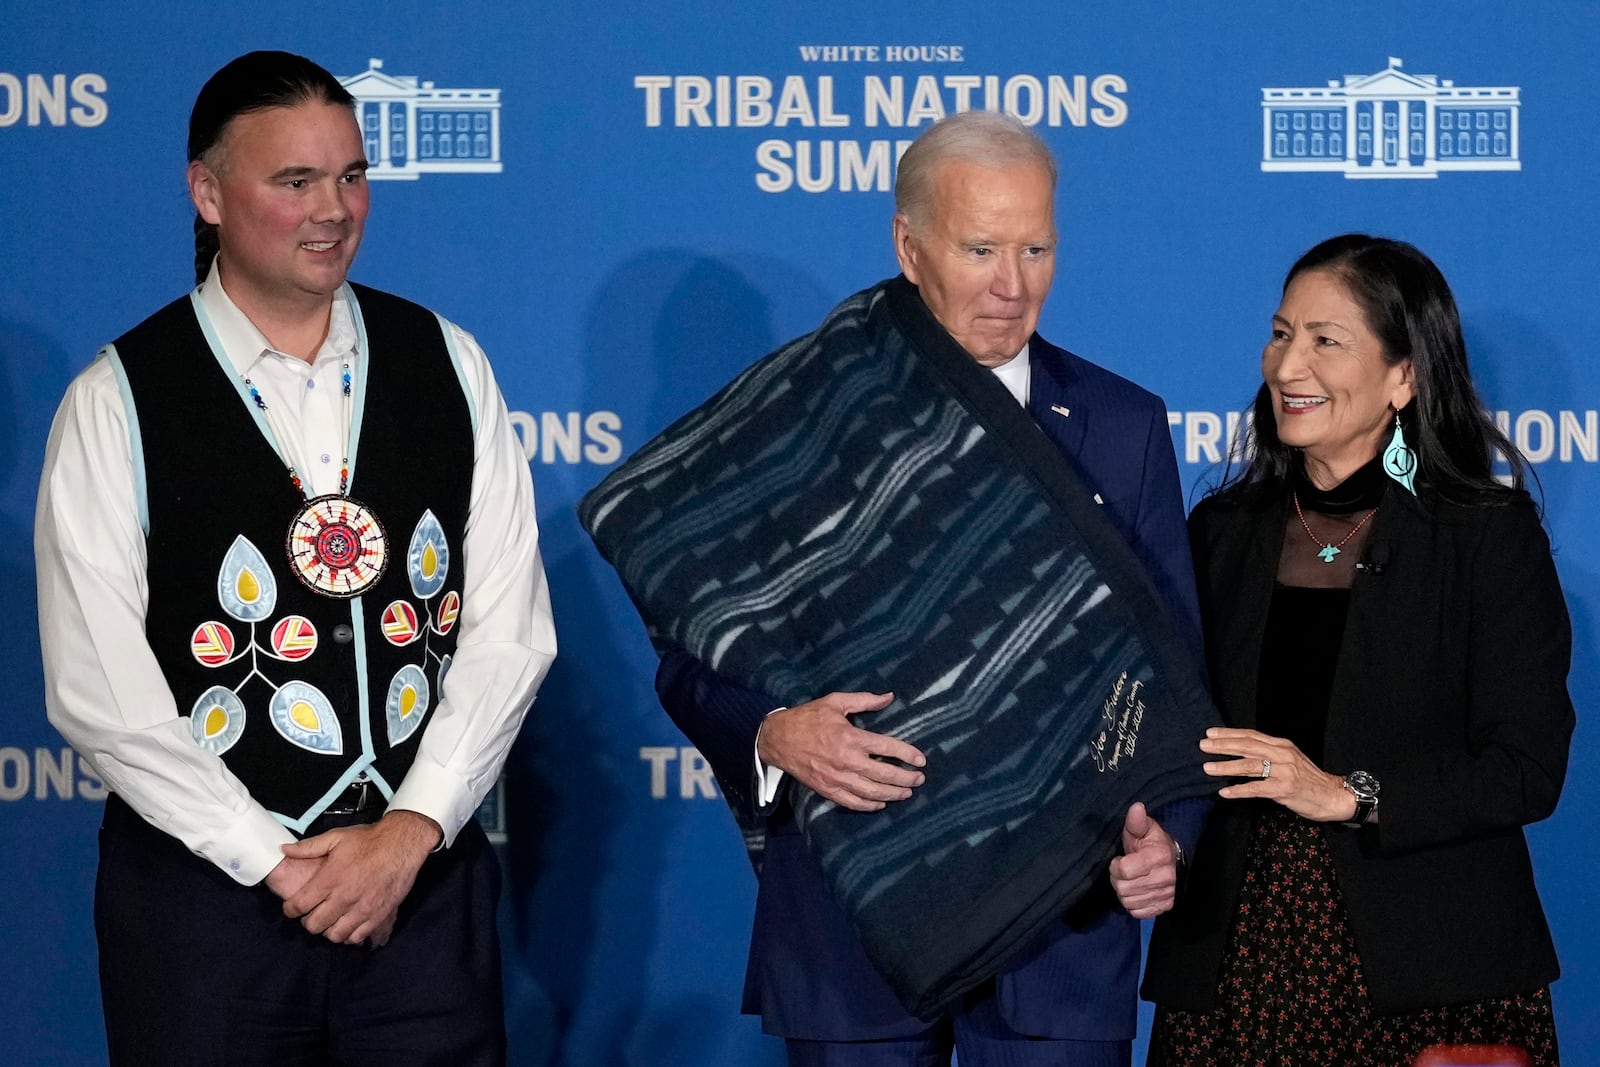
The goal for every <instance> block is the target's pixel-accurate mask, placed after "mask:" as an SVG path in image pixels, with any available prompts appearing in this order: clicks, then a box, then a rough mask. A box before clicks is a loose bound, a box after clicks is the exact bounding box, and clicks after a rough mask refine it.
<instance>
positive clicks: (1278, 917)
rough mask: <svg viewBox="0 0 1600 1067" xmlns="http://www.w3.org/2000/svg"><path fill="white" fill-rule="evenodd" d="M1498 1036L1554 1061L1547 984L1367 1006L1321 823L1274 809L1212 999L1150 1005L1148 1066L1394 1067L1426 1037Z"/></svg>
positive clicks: (1551, 1064)
mask: <svg viewBox="0 0 1600 1067" xmlns="http://www.w3.org/2000/svg"><path fill="white" fill-rule="evenodd" d="M1439 1043H1467V1044H1502V1045H1512V1046H1515V1047H1518V1048H1523V1049H1526V1050H1528V1052H1529V1053H1530V1054H1531V1056H1532V1059H1533V1063H1534V1065H1535V1067H1557V1064H1559V1062H1560V1060H1559V1057H1558V1054H1557V1051H1556V1025H1555V1015H1554V1013H1553V1011H1552V1009H1551V1004H1550V987H1549V986H1545V987H1544V988H1542V989H1539V990H1537V991H1535V992H1532V993H1527V994H1523V995H1520V996H1515V997H1507V998H1506V999H1504V1000H1485V1001H1479V1002H1477V1003H1473V1004H1453V1005H1450V1006H1449V1007H1442V1008H1426V1009H1424V1010H1422V1011H1414V1012H1408V1013H1406V1014H1404V1015H1379V1014H1377V1013H1376V1012H1374V1011H1373V1010H1372V1003H1371V1001H1370V1000H1369V999H1368V994H1367V983H1366V978H1365V977H1364V976H1363V974H1362V970H1361V956H1360V954H1359V953H1358V952H1357V951H1356V945H1355V941H1354V939H1353V938H1352V937H1351V935H1350V924H1349V922H1348V920H1347V918H1346V915H1345V909H1344V900H1343V898H1342V897H1341V896H1340V894H1339V884H1338V881H1337V879H1336V877H1335V875H1334V870H1333V858H1332V857H1331V856H1330V855H1329V853H1328V848H1327V843H1326V841H1325V839H1324V838H1323V830H1322V827H1321V826H1319V825H1317V824H1316V823H1312V822H1308V821H1306V820H1305V819H1302V818H1300V817H1299V816H1297V815H1294V814H1293V813H1291V812H1288V811H1284V810H1282V809H1278V810H1275V811H1272V812H1270V813H1268V814H1266V815H1264V816H1262V817H1261V818H1260V819H1258V820H1257V822H1256V827H1255V832H1254V833H1253V834H1252V835H1251V838H1250V848H1249V853H1248V856H1247V859H1246V863H1245V878H1244V885H1243V887H1242V888H1241V889H1240V892H1239V910H1238V916H1237V919H1236V922H1235V924H1234V928H1233V934H1232V936H1231V937H1230V939H1229V943H1228V952H1227V955H1226V957H1225V959H1224V961H1223V966H1222V977H1221V981H1220V983H1219V985H1218V1003H1217V1007H1216V1008H1215V1009H1214V1010H1212V1011H1209V1012H1195V1011H1172V1010H1168V1009H1166V1008H1161V1009H1159V1010H1158V1011H1157V1013H1156V1022H1155V1029H1154V1031H1153V1032H1152V1033H1151V1035H1150V1058H1149V1060H1148V1061H1147V1062H1148V1064H1149V1065H1150V1067H1158V1065H1159V1067H1245V1065H1250V1067H1256V1065H1262V1067H1304V1065H1308V1064H1330V1065H1338V1067H1405V1065H1408V1064H1410V1062H1411V1060H1412V1058H1413V1057H1414V1056H1415V1055H1416V1054H1417V1053H1418V1052H1420V1051H1421V1050H1422V1049H1425V1048H1427V1047H1428V1046H1429V1045H1434V1044H1439Z"/></svg>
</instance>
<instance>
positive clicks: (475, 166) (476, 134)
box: [339, 59, 502, 181]
mask: <svg viewBox="0 0 1600 1067" xmlns="http://www.w3.org/2000/svg"><path fill="white" fill-rule="evenodd" d="M339 82H340V84H342V85H343V86H344V87H345V88H346V89H348V90H350V95H351V96H354V97H355V98H356V118H357V120H358V121H359V122H360V123H361V135H362V137H363V138H364V139H365V140H366V142H367V162H368V163H369V164H370V165H371V169H370V170H368V171H367V177H369V178H374V179H380V178H390V179H394V178H398V179H401V180H409V181H415V180H416V179H417V178H419V177H421V176H422V175H424V174H499V173H500V171H501V169H502V168H501V165H500V90H499V89H438V88H435V87H434V84H433V83H432V82H423V83H422V84H420V85H418V84H417V79H416V78H415V77H411V76H409V75H408V76H406V77H395V76H394V75H392V74H385V73H384V72H383V60H381V59H373V60H369V61H368V63H367V69H366V70H364V71H362V72H361V73H360V74H355V75H352V76H350V77H348V78H340V79H339Z"/></svg>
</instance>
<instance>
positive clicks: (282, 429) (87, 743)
mask: <svg viewBox="0 0 1600 1067" xmlns="http://www.w3.org/2000/svg"><path fill="white" fill-rule="evenodd" d="M199 299H200V302H201V304H202V306H203V308H204V309H205V311H206V313H207V314H208V316H209V317H210V319H211V324H212V327H213V329H214V331H215V334H216V338H217V341H218V343H219V345H220V346H221V348H222V349H223V351H224V354H225V355H226V357H227V359H228V361H229V363H230V364H232V366H233V367H234V369H235V370H236V371H238V372H239V373H240V374H241V376H245V377H249V378H250V380H251V381H252V383H253V384H254V385H255V386H256V388H257V389H259V390H260V392H261V395H262V397H263V399H264V400H265V401H266V403H267V405H268V406H269V408H270V409H271V410H272V425H273V428H274V435H275V436H277V437H278V438H279V439H280V444H281V447H283V448H284V449H285V450H286V451H287V452H288V453H289V459H290V462H292V463H294V465H295V466H296V468H297V470H298V472H299V474H300V477H301V480H302V483H303V484H304V485H305V486H306V488H307V490H308V491H309V492H310V493H311V494H312V495H317V494H320V493H331V492H337V491H338V488H339V469H340V461H341V460H342V459H343V458H344V456H343V450H344V447H345V441H344V435H345V430H346V427H345V420H344V413H343V402H342V399H343V398H342V391H341V385H342V382H341V380H340V379H341V364H342V363H343V361H344V360H346V359H349V360H352V361H353V364H359V361H360V360H361V359H364V358H367V353H364V352H360V351H358V339H357V335H356V331H355V328H354V322H353V316H352V315H351V312H350V308H349V306H348V305H347V304H346V300H348V299H351V295H350V293H349V290H348V288H346V289H344V290H341V292H340V295H339V296H338V297H336V298H335V300H334V302H333V309H332V313H331V315H330V318H329V326H328V336H327V338H326V339H325V340H324V342H323V344H322V346H321V348H320V349H319V350H318V352H317V353H316V356H315V358H314V359H313V360H312V361H311V362H310V363H307V362H306V361H304V360H301V359H297V358H295V357H293V356H289V355H285V354H284V353H282V352H277V351H275V350H273V349H272V347H271V346H270V345H269V344H268V343H267V340H266V338H265V337H264V336H263V335H262V334H261V331H260V330H259V329H257V328H256V326H255V324H254V323H252V322H251V321H250V319H249V318H247V317H246V316H245V314H244V313H243V312H242V311H241V310H240V309H239V308H238V306H237V305H235V304H234V303H233V301H232V300H230V299H229V298H228V295H227V293H226V292H224V291H223V288H222V284H221V281H220V279H219V277H218V274H217V267H216V264H215V263H213V265H212V268H211V274H210V276H209V277H208V278H207V279H206V281H205V282H204V283H202V285H201V286H200V289H199ZM449 329H450V330H451V333H452V337H451V340H452V342H453V345H454V348H455V351H456V354H457V356H458V357H459V359H460V362H461V368H462V372H463V376H464V377H465V379H466V381H467V383H468V388H469V391H470V393H471V396H470V398H469V399H470V400H471V401H472V402H473V408H474V410H475V411H476V412H477V427H476V431H475V435H474V442H473V468H472V487H471V493H470V499H469V505H468V519H467V529H466V533H465V535H464V538H465V543H464V545H463V546H462V548H463V552H462V558H463V559H466V560H468V561H470V564H469V570H468V571H467V573H466V576H465V579H464V583H463V589H462V607H461V616H460V622H459V624H458V625H459V627H460V629H459V639H458V642H457V647H456V651H455V655H454V657H453V659H452V663H451V668H450V674H449V677H448V679H447V680H446V682H445V684H444V685H443V686H442V693H441V695H440V699H439V704H438V706H437V707H436V708H435V709H434V712H433V717H432V718H431V719H430V720H429V722H428V725H427V727H426V730H425V732H424V734H423V737H422V741H421V743H420V745H419V747H418V750H417V756H416V760H415V762H414V763H413V764H412V767H411V770H410V771H409V772H408V773H407V774H406V777H405V779H404V780H403V781H402V782H401V783H400V784H399V785H398V787H397V788H396V789H395V794H394V796H393V798H392V799H391V800H390V803H389V807H390V808H403V809H406V810H409V811H416V812H420V813H421V814H423V815H426V816H428V817H429V818H431V819H433V820H434V821H435V822H437V823H438V824H439V826H440V827H441V828H442V829H443V831H444V844H446V845H449V844H450V843H452V842H454V840H455V837H456V835H457V834H458V833H459V832H460V831H461V828H462V827H463V826H465V825H466V823H467V822H468V820H469V819H471V817H472V814H473V812H474V811H476V810H477V807H478V804H479V803H480V802H481V801H482V799H483V797H484V796H485V795H486V794H487V793H488V791H489V789H490V788H491V787H492V786H493V785H494V782H495V779H496V778H497V777H498V776H499V773H500V769H501V767H502V766H503V765H504V763H505V758H506V755H507V754H508V752H509V751H510V748H511V743H512V741H513V740H514V739H515V738H516V735H517V731H518V730H519V729H520V728H521V725H522V720H523V717H524V715H525V714H526V713H527V708H528V706H529V704H530V703H531V702H532V700H533V697H534V694H535V693H536V692H537V691H538V688H539V684H540V682H541V681H542V680H543V679H544V676H545V674H546V672H547V671H548V670H549V668H550V663H551V661H552V660H553V659H554V658H555V652H556V638H555V626H554V621H553V618H552V616H551V611H550V596H549V590H548V587H547V586H546V583H545V577H544V567H543V565H542V563H541V562H540V556H539V535H538V524H537V520H536V517H535V512H534V498H533V480H532V477H531V476H530V474H529V472H528V464H527V461H526V459H525V458H524V456H523V452H522V445H521V443H520V441H519V440H518V438H517V435H516V432H515V431H514V430H513V429H512V427H511V422H510V419H509V417H508V415H507V413H506V406H505V401H504V399H503V398H502V397H501V395H500V390H499V387H498V386H497V385H496V383H495V379H494V373H493V371H492V370H491V369H490V367H489V362H488V360H487V359H486V358H485V356H484V354H483V351H482V349H480V348H479V347H478V344H477V342H476V341H475V340H474V339H473V338H472V336H471V335H470V334H468V333H466V332H465V331H463V330H461V329H460V328H458V327H456V326H454V325H453V324H451V325H450V327H449ZM375 358H383V353H378V354H376V356H375ZM176 399H177V398H175V401H176ZM283 476H284V477H285V478H287V477H288V473H287V471H285V472H284V475H283ZM139 506H140V501H139V500H138V498H137V495H136V490H135V488H134V471H133V462H132V458H131V454H130V451H129V438H128V424H127V415H126V412H125V410H124V407H123V398H122V394H121V391H120V390H119V389H118V387H117V383H116V379H115V375H114V373H113V370H112V366H111V363H110V361H109V360H108V359H107V358H106V357H105V356H104V355H101V356H100V357H99V358H97V359H96V360H95V361H94V362H93V363H92V364H90V365H89V367H88V368H87V369H85V370H84V371H83V372H82V373H81V374H79V375H78V377H77V378H75V379H74V380H73V382H72V384H71V385H70V386H68V388H67V393H66V397H65V398H64V399H63V400H62V402H61V406H60V408H59V409H58V410H57V412H56V417H55V422H54V424H53V425H52V426H51V429H50V440H49V443H48V444H47V445H46V449H45V458H44V471H43V475H42V477H41V480H40V486H39V505H38V511H37V514H36V518H35V525H34V551H35V554H36V556H37V562H38V579H39V632H40V640H41V643H42V645H43V650H44V667H45V704H46V708H47V710H48V712H49V715H50V721H51V722H52V723H53V724H54V725H55V726H56V728H57V729H58V730H60V731H61V733H62V735H63V736H64V737H66V739H67V740H68V741H69V742H71V744H72V746H73V747H74V748H75V749H77V750H78V752H79V753H80V754H81V755H82V756H83V757H84V758H85V759H86V760H87V761H88V762H89V764H90V765H91V766H92V767H93V768H94V770H95V772H96V773H97V774H99V776H100V777H101V779H102V780H104V781H105V783H106V785H107V786H108V787H109V788H110V789H111V790H112V791H114V792H115V793H117V794H118V795H119V796H121V797H122V799H123V800H125V801H127V802H128V804H129V805H130V806H131V807H132V808H133V809H134V810H135V811H137V812H138V813H139V814H140V815H141V816H143V817H144V818H145V820H146V821H148V822H150V823H151V824H152V825H154V826H156V827H157V828H159V829H161V830H163V831H165V832H166V833H169V834H171V835H172V836H174V837H176V838H178V839H179V840H180V841H182V842H183V843H184V844H185V845H186V846H187V847H188V848H189V849H190V850H191V851H193V852H195V853H197V854H198V855H201V856H203V857H205V858H206V859H208V860H210V861H211V862H213V863H215V864H216V865H217V866H219V867H221V868H222V869H223V870H225V871H227V872H228V874H229V875H230V876H231V877H233V878H234V879H235V880H236V881H238V882H240V883H242V884H245V885H254V884H255V883H257V882H260V881H261V880H262V879H263V878H265V877H266V876H267V874H268V873H269V872H271V870H272V868H273V867H275V866H277V864H278V862H279V861H280V860H281V859H282V858H283V856H282V853H281V852H280V850H279V846H281V845H283V844H286V843H288V842H290V841H292V840H294V835H293V834H291V833H290V832H289V831H288V830H287V829H286V828H285V827H283V826H282V825H281V824H279V823H278V821H277V820H276V819H274V818H273V817H272V816H271V815H270V814H268V812H267V811H266V809H265V808H263V807H262V806H261V805H260V804H259V803H257V802H256V801H255V800H254V799H252V798H251V796H250V794H249V793H248V792H247V791H246V790H245V788H244V786H243V784H242V783H240V781H239V780H238V778H236V777H235V776H234V775H233V774H232V773H231V772H230V771H229V770H228V769H227V767H226V766H225V765H224V764H223V762H222V760H221V759H220V758H219V757H217V756H215V755H213V754H211V753H210V752H207V751H206V750H204V749H202V748H201V747H200V746H199V745H197V744H195V743H194V741H193V739H192V737H191V735H190V732H189V720H188V717H187V715H184V714H183V713H182V712H181V711H180V710H179V708H178V706H177V702H176V700H175V699H174V697H173V695H172V692H171V690H170V689H169V688H168V686H167V682H166V679H165V677H164V676H163V675H162V673H161V669H160V667H159V666H158V665H157V663H156V659H155V656H154V654H153V653H152V652H151V650H150V646H149V645H148V644H147V643H146V641H145V637H144V622H145V611H146V609H147V607H148V604H149V587H148V583H147V577H146V573H145V568H146V554H145V539H144V532H143V530H142V528H141V525H140V516H139ZM288 520H289V516H285V517H284V522H285V523H286V524H287V522H288Z"/></svg>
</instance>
